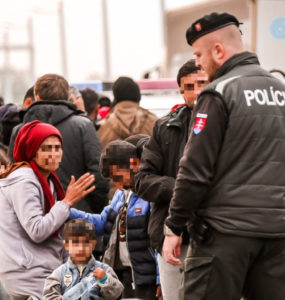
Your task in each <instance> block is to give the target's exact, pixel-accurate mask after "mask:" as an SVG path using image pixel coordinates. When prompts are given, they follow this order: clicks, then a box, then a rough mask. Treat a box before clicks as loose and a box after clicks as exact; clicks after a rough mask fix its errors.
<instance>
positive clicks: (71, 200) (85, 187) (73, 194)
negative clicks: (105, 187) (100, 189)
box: [62, 173, 95, 206]
mask: <svg viewBox="0 0 285 300" xmlns="http://www.w3.org/2000/svg"><path fill="white" fill-rule="evenodd" d="M94 181H95V176H94V175H91V174H90V173H85V174H84V175H82V176H81V177H80V178H79V179H78V180H76V181H75V178H74V176H71V180H70V183H69V185H68V187H67V190H66V194H65V197H64V199H63V200H62V201H63V202H65V203H66V204H67V205H68V206H72V205H74V204H75V203H77V202H78V201H79V200H81V199H82V198H84V197H85V196H86V195H88V194H89V193H91V192H93V191H94V190H95V186H94V185H92V186H91V187H90V185H91V184H92V183H93V182H94Z"/></svg>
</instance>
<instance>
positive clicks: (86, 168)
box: [9, 100, 109, 213]
mask: <svg viewBox="0 0 285 300" xmlns="http://www.w3.org/2000/svg"><path fill="white" fill-rule="evenodd" d="M34 120H40V121H43V122H46V123H49V124H52V125H54V126H55V127H56V128H57V129H58V130H59V131H60V133H61V134H62V137H63V158H62V162H61V164H60V166H59V168H58V170H57V171H56V173H57V174H58V177H59V179H60V181H61V183H62V185H63V187H64V189H66V188H67V186H68V184H69V182H70V178H71V175H73V176H75V179H78V178H79V177H80V176H81V175H83V174H84V173H85V172H90V173H91V174H94V175H95V185H96V189H95V191H94V192H92V193H90V194H89V195H87V196H86V197H85V198H84V199H83V200H81V201H79V202H78V203H77V204H76V205H75V207H77V208H79V209H82V210H84V211H88V212H97V213H100V212H101V211H102V209H103V208H104V206H105V205H106V204H107V202H108V190H109V183H108V181H107V180H106V179H104V178H102V176H101V174H100V172H99V160H100V155H101V152H102V146H101V143H100V141H99V139H98V136H97V133H96V130H95V128H94V125H93V123H92V122H91V121H90V120H89V119H88V118H87V117H85V116H83V115H82V111H80V110H78V109H77V108H76V106H75V105H74V104H73V103H71V102H68V101H65V100H54V101H36V102H34V103H33V104H32V105H31V106H30V107H28V109H27V110H26V111H24V112H23V123H24V124H25V123H27V122H30V121H34ZM22 126H23V124H20V125H19V126H17V127H16V128H15V129H14V130H13V133H12V138H11V141H10V147H9V148H10V149H9V156H10V157H11V158H12V156H13V155H12V154H13V147H14V140H15V137H16V135H17V133H18V131H19V129H20V128H21V127H22Z"/></svg>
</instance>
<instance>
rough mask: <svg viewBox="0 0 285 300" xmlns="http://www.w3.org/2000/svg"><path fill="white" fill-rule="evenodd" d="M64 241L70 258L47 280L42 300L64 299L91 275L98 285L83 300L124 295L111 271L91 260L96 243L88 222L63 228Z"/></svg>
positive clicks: (78, 220) (83, 221) (73, 222)
mask: <svg viewBox="0 0 285 300" xmlns="http://www.w3.org/2000/svg"><path fill="white" fill-rule="evenodd" d="M64 237H65V240H64V247H65V249H66V250H67V251H68V252H69V254H70V257H69V259H68V261H67V262H66V263H65V264H63V265H61V266H60V267H58V268H57V269H56V270H54V271H53V273H52V274H51V275H50V276H48V277H47V279H46V281H45V286H44V292H43V296H44V297H43V299H45V300H58V299H61V296H62V295H64V294H65V293H66V292H68V291H69V290H70V289H71V288H72V287H74V286H75V285H76V284H78V283H79V282H80V281H81V280H82V279H83V278H85V277H87V276H90V274H93V276H94V277H95V278H96V279H97V282H96V284H95V286H94V287H93V288H92V289H91V290H90V291H88V292H86V293H85V294H84V295H83V296H81V300H89V299H96V300H100V299H109V300H114V299H117V298H118V297H119V296H120V295H121V294H122V291H123V285H122V284H121V282H120V281H119V279H118V277H117V275H116V274H115V272H114V271H113V269H112V268H111V267H109V266H108V265H106V264H103V263H101V262H98V261H96V260H95V259H94V257H93V256H92V251H93V249H94V247H95V246H96V243H97V241H96V234H95V228H94V226H93V224H91V223H90V222H88V221H87V220H85V219H75V220H70V221H68V222H67V223H66V224H65V226H64Z"/></svg>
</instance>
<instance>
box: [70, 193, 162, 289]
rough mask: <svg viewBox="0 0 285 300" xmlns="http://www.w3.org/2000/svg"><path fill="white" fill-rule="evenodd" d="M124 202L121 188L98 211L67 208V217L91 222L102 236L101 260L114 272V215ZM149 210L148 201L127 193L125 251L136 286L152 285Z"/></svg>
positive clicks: (116, 264) (115, 215) (152, 265)
mask: <svg viewBox="0 0 285 300" xmlns="http://www.w3.org/2000/svg"><path fill="white" fill-rule="evenodd" d="M124 202H125V196H124V191H121V190H117V191H116V193H115V194H114V197H113V200H112V202H111V204H110V205H108V206H106V207H105V208H104V210H103V212H102V213H101V214H100V215H98V214H89V213H84V212H81V211H79V210H76V209H71V210H70V216H69V218H71V219H74V218H84V219H87V220H88V221H90V222H91V223H93V224H94V225H95V228H96V233H97V234H98V235H104V244H105V246H107V247H106V251H105V254H104V258H103V261H104V262H105V263H107V264H108V265H109V266H111V267H112V268H113V269H114V270H115V271H116V268H117V266H118V262H117V259H116V256H117V255H118V253H117V243H118V240H117V235H118V234H117V230H118V228H117V226H118V224H116V223H117V222H116V221H118V220H117V219H118V218H117V216H118V214H119V212H120V209H121V208H122V206H123V204H124ZM150 212H151V204H150V203H149V202H147V201H144V200H143V199H141V198H139V197H138V196H137V195H136V194H135V193H133V194H132V195H131V198H130V202H129V205H128V207H127V216H126V239H127V247H128V250H129V255H130V260H131V265H132V270H133V275H134V281H135V283H136V284H137V285H141V284H155V282H156V263H155V258H154V251H153V250H152V248H150V244H149V238H148V235H147V224H148V219H149V215H150Z"/></svg>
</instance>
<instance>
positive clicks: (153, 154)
mask: <svg viewBox="0 0 285 300" xmlns="http://www.w3.org/2000/svg"><path fill="white" fill-rule="evenodd" d="M190 118H191V109H190V108H189V107H188V106H186V105H183V106H181V107H179V108H177V109H176V110H175V111H173V112H170V113H169V114H168V115H166V116H165V117H162V118H160V119H159V120H158V121H157V122H156V124H155V126H154V129H153V133H152V136H151V138H150V140H149V142H148V143H147V145H145V147H144V149H143V152H142V157H141V161H140V169H139V172H138V173H137V174H136V175H135V183H136V186H135V190H136V193H137V194H138V195H139V196H140V197H141V198H143V199H144V200H147V201H150V202H153V203H152V213H151V216H150V219H149V225H148V233H149V236H150V242H151V246H152V247H153V248H155V249H157V250H158V251H161V248H162V244H163V239H164V235H163V223H164V220H165V218H166V217H167V216H168V209H169V203H170V199H171V197H172V193H173V188H174V183H175V178H176V174H177V172H178V164H179V160H180V158H181V157H182V154H183V150H184V147H185V145H186V142H187V139H188V127H189V122H190ZM184 241H185V242H186V241H187V237H186V236H185V235H184ZM187 242H188V241H187Z"/></svg>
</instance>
